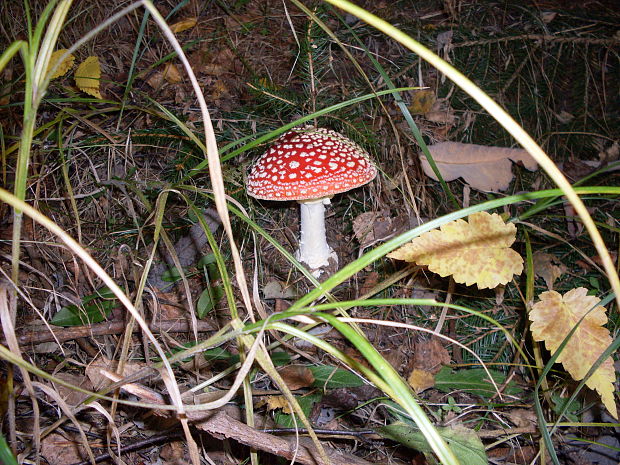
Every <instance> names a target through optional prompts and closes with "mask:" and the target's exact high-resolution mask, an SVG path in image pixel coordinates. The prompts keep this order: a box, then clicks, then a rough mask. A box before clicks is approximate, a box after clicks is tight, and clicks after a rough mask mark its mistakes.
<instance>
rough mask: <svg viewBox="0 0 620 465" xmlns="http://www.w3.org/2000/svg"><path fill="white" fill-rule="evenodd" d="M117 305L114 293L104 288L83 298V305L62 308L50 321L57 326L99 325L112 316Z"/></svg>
mask: <svg viewBox="0 0 620 465" xmlns="http://www.w3.org/2000/svg"><path fill="white" fill-rule="evenodd" d="M116 305H117V300H116V297H115V296H114V293H113V292H112V291H111V290H110V289H109V288H108V287H103V288H101V289H99V290H98V291H97V292H96V293H95V294H91V295H88V296H86V297H84V298H82V304H81V305H80V306H77V305H67V306H66V307H62V308H61V309H60V310H59V311H58V313H56V315H54V317H53V318H52V320H51V321H50V323H51V324H53V325H56V326H82V325H88V324H92V323H99V322H101V321H103V320H105V318H106V317H107V316H108V315H109V314H110V312H111V311H112V309H113V308H114V307H115V306H116Z"/></svg>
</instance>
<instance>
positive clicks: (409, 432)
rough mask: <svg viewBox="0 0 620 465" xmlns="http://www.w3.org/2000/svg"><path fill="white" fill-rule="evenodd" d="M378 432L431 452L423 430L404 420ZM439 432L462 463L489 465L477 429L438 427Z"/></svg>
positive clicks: (416, 448)
mask: <svg viewBox="0 0 620 465" xmlns="http://www.w3.org/2000/svg"><path fill="white" fill-rule="evenodd" d="M377 432H378V433H379V434H380V435H381V436H383V437H386V438H388V439H391V440H393V441H396V442H399V443H401V444H403V445H405V446H407V447H409V448H411V449H415V450H418V451H420V452H422V453H424V454H425V455H426V454H431V453H432V449H431V446H430V445H429V444H428V442H426V439H424V435H423V434H422V432H421V431H420V430H419V429H417V428H416V427H414V426H411V425H408V424H406V423H402V422H395V423H392V424H391V425H387V426H383V427H382V428H379V429H378V430H377ZM437 432H438V433H439V434H440V435H441V436H442V437H443V439H444V440H445V441H446V442H447V443H448V446H450V449H451V450H452V452H454V455H456V458H457V459H458V460H459V462H460V463H462V464H466V465H487V464H488V463H489V462H488V459H487V455H486V452H485V451H484V444H482V441H481V440H480V438H479V437H478V435H477V434H476V432H475V431H473V430H471V429H468V428H465V427H464V426H454V427H438V428H437Z"/></svg>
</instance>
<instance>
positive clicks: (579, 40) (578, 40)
mask: <svg viewBox="0 0 620 465" xmlns="http://www.w3.org/2000/svg"><path fill="white" fill-rule="evenodd" d="M515 40H520V41H525V40H541V41H543V42H552V43H570V44H588V45H609V46H613V45H618V44H620V40H619V39H615V38H611V39H598V38H595V37H559V36H552V35H545V34H521V35H519V36H512V37H496V38H492V39H482V40H469V41H467V42H454V43H453V44H452V47H453V48H457V47H471V46H473V45H486V44H495V43H499V42H511V41H515Z"/></svg>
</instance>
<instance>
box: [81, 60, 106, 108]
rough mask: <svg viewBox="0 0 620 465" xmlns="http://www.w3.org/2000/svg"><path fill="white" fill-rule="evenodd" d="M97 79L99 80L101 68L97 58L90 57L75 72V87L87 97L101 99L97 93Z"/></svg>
mask: <svg viewBox="0 0 620 465" xmlns="http://www.w3.org/2000/svg"><path fill="white" fill-rule="evenodd" d="M99 78H101V67H100V66H99V58H97V57H96V56H90V57H88V58H87V59H86V60H84V61H83V62H82V63H80V66H78V69H77V70H75V85H76V86H78V88H79V89H80V90H81V91H82V92H85V93H87V94H88V95H92V96H93V97H97V98H103V97H102V96H101V92H99Z"/></svg>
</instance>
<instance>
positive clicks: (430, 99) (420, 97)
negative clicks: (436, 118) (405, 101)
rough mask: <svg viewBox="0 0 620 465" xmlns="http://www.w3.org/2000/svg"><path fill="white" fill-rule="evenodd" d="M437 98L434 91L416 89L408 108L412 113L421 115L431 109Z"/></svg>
mask: <svg viewBox="0 0 620 465" xmlns="http://www.w3.org/2000/svg"><path fill="white" fill-rule="evenodd" d="M435 100H437V97H436V96H435V92H434V91H432V90H429V89H422V90H418V91H416V92H414V93H413V96H412V97H411V104H410V105H409V110H410V111H411V113H413V114H414V115H423V114H425V113H428V112H429V111H431V108H433V104H434V103H435Z"/></svg>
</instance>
